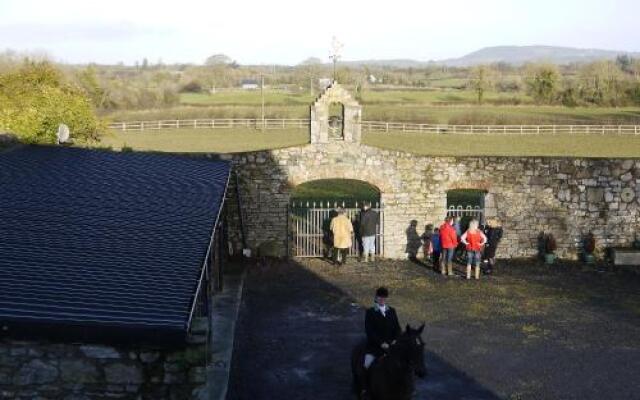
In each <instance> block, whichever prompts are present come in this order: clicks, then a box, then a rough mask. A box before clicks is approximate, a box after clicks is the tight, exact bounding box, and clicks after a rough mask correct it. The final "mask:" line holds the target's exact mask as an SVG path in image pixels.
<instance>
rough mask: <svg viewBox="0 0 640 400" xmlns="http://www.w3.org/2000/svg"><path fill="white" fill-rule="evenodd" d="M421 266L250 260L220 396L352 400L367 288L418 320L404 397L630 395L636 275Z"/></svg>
mask: <svg viewBox="0 0 640 400" xmlns="http://www.w3.org/2000/svg"><path fill="white" fill-rule="evenodd" d="M461 278H462V277H461V276H460V275H458V277H456V278H447V277H443V276H441V275H439V274H437V273H435V272H433V271H432V270H430V269H429V268H428V266H426V265H423V264H420V263H411V262H408V261H404V262H403V261H382V262H379V263H376V264H361V263H356V262H352V263H350V264H349V265H347V266H345V267H341V268H340V269H338V268H337V267H335V266H333V265H331V264H329V263H327V262H325V261H323V260H297V261H296V260H292V261H274V262H272V263H271V264H270V265H267V266H251V267H250V268H249V271H248V274H247V277H246V281H245V287H244V292H243V297H242V302H241V306H240V315H239V318H238V321H237V329H236V333H235V342H234V352H233V361H232V363H231V374H230V380H229V392H228V395H227V399H228V400H250V399H251V400H260V399H285V400H297V399H317V400H324V399H327V400H329V399H331V400H336V399H338V400H339V399H355V396H354V395H353V394H352V391H351V371H350V364H349V356H350V351H351V348H352V346H353V345H354V344H355V343H356V342H357V341H359V340H360V339H362V338H363V336H364V327H363V322H364V310H365V308H366V307H369V306H370V303H371V300H372V294H373V292H374V291H375V288H376V287H378V286H380V285H386V286H388V287H389V288H390V291H391V296H390V298H389V303H390V304H391V305H392V306H394V307H395V308H396V309H397V311H398V315H399V317H400V322H401V324H403V326H404V324H405V323H411V324H412V325H414V326H417V325H418V324H419V323H421V322H426V326H427V327H426V329H425V332H424V334H423V338H424V340H425V342H426V364H427V368H428V370H429V375H428V376H427V378H426V379H424V380H417V381H416V382H417V385H416V392H415V397H414V398H415V399H514V400H515V399H594V400H595V399H638V398H640V381H639V380H638V376H640V375H639V374H640V275H639V274H638V273H635V272H630V271H616V272H598V271H597V270H596V269H595V268H594V267H584V266H581V265H578V264H568V265H558V266H554V267H548V266H544V265H540V264H537V263H535V262H509V263H506V262H503V263H502V264H501V265H499V268H498V271H497V273H496V274H494V275H492V276H489V277H486V276H483V277H482V279H481V280H480V281H475V280H471V281H467V280H466V279H461Z"/></svg>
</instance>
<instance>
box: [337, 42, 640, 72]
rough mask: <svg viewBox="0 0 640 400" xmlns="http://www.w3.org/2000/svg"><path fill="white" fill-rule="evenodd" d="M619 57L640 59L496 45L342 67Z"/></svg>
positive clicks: (569, 49)
mask: <svg viewBox="0 0 640 400" xmlns="http://www.w3.org/2000/svg"><path fill="white" fill-rule="evenodd" d="M620 54H628V55H629V56H631V57H634V58H640V53H638V52H635V53H634V52H626V51H617V50H600V49H578V48H573V47H557V46H495V47H485V48H483V49H480V50H477V51H474V52H473V53H469V54H467V55H465V56H462V57H459V58H449V59H446V60H439V61H418V60H411V59H394V60H358V61H341V62H340V63H341V64H343V65H348V66H351V67H361V66H364V65H369V66H386V67H395V68H419V67H424V66H428V65H448V66H452V67H468V66H472V65H478V64H491V63H498V62H504V63H507V64H512V65H522V64H524V63H527V62H537V61H544V62H550V63H553V64H560V65H562V64H570V63H584V62H592V61H597V60H613V59H615V58H616V57H617V56H618V55H620Z"/></svg>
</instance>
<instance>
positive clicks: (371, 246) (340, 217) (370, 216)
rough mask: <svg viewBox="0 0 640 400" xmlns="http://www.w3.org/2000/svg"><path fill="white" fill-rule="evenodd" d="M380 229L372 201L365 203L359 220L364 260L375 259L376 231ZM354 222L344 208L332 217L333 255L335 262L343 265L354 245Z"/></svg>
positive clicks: (359, 234) (330, 229) (339, 209)
mask: <svg viewBox="0 0 640 400" xmlns="http://www.w3.org/2000/svg"><path fill="white" fill-rule="evenodd" d="M377 229H378V213H377V212H375V211H374V210H373V209H372V208H371V203H364V205H363V207H362V212H361V213H360V218H359V221H358V236H359V237H360V239H361V240H362V260H363V261H364V262H369V261H374V259H375V254H376V233H377ZM353 230H354V229H353V224H352V223H351V220H350V219H349V217H347V215H346V213H345V211H344V209H343V208H338V210H337V215H336V216H335V217H333V218H332V219H331V224H330V226H329V231H330V233H331V240H330V242H331V251H330V252H331V253H332V254H331V255H332V259H333V263H334V264H336V265H342V264H344V263H346V261H347V255H348V254H349V249H350V248H351V246H352V245H353V239H352V238H353Z"/></svg>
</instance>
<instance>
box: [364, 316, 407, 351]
mask: <svg viewBox="0 0 640 400" xmlns="http://www.w3.org/2000/svg"><path fill="white" fill-rule="evenodd" d="M364 327H365V330H366V332H367V353H370V354H373V355H374V356H376V357H378V356H381V355H382V354H383V353H384V351H383V350H382V348H381V347H380V345H381V344H382V343H383V342H386V343H388V344H391V342H392V341H394V340H396V339H397V338H398V336H400V333H402V330H401V329H400V323H399V322H398V316H397V315H396V310H395V309H394V308H393V307H389V306H387V309H386V311H385V314H384V315H382V312H381V311H380V310H379V309H378V307H371V308H369V309H368V310H367V313H366V314H365V317H364Z"/></svg>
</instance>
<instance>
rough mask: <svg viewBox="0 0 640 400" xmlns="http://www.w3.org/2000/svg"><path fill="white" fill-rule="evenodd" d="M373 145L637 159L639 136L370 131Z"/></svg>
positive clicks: (448, 152) (425, 151)
mask: <svg viewBox="0 0 640 400" xmlns="http://www.w3.org/2000/svg"><path fill="white" fill-rule="evenodd" d="M363 142H364V143H365V144H368V145H370V146H376V147H381V148H385V149H393V150H400V151H407V152H411V153H416V154H422V155H428V156H510V157H514V156H543V157H544V156H548V157H564V156H567V157H595V158H600V157H602V158H616V157H620V158H626V157H629V158H635V157H638V155H639V154H640V136H626V135H625V136H617V135H609V136H602V135H555V136H552V135H504V136H502V135H480V134H478V135H442V134H409V133H407V134H401V133H395V134H385V133H367V134H365V135H364V137H363Z"/></svg>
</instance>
